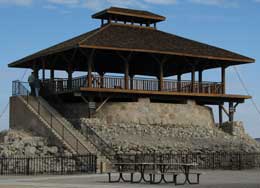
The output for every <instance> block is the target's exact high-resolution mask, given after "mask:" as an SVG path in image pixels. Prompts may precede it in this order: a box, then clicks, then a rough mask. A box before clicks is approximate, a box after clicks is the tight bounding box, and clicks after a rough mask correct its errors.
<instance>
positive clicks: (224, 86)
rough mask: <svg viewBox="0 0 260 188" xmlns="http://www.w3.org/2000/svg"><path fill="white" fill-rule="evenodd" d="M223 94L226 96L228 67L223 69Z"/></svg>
mask: <svg viewBox="0 0 260 188" xmlns="http://www.w3.org/2000/svg"><path fill="white" fill-rule="evenodd" d="M221 83H222V93H223V94H226V67H221Z"/></svg>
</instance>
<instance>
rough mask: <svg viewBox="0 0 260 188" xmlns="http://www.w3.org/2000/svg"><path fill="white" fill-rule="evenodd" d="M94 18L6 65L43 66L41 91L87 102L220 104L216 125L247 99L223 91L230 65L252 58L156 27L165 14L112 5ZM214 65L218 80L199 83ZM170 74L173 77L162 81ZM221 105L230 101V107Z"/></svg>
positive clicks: (251, 61)
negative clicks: (90, 26)
mask: <svg viewBox="0 0 260 188" xmlns="http://www.w3.org/2000/svg"><path fill="white" fill-rule="evenodd" d="M92 18H94V19H100V20H101V27H100V28H97V29H95V30H93V31H90V32H87V33H85V34H82V35H80V36H78V37H75V38H73V39H70V40H67V41H65V42H62V43H60V44H58V45H55V46H52V47H50V48H47V49H45V50H42V51H40V52H37V53H35V54H33V55H30V56H28V57H25V58H23V59H21V60H18V61H16V62H13V63H11V64H9V67H14V68H30V69H32V70H34V72H35V75H36V76H38V72H39V70H42V82H43V89H44V91H45V92H44V94H45V95H49V96H50V95H56V96H57V95H58V96H60V97H65V96H66V97H69V98H74V97H79V96H80V97H83V98H84V99H85V100H87V101H89V102H95V101H102V100H104V99H106V100H107V99H110V100H130V101H131V100H133V101H134V100H136V99H138V98H140V97H147V98H150V99H151V101H157V102H158V101H160V102H172V103H183V102H185V101H187V100H194V101H196V102H197V104H201V105H218V106H219V121H220V123H222V111H224V112H225V113H226V114H227V115H228V117H229V120H230V121H233V117H234V112H235V108H236V106H237V105H238V104H239V103H243V102H244V101H245V99H249V98H250V96H243V95H235V94H227V93H226V89H225V88H226V82H225V77H226V76H225V72H226V69H227V68H228V67H229V66H234V65H240V64H246V63H253V62H254V61H255V60H254V59H251V58H248V57H245V56H242V55H239V54H237V53H233V52H230V51H227V50H224V49H221V48H217V47H214V46H210V45H207V44H203V43H200V42H196V41H193V40H189V39H186V38H183V37H180V36H176V35H173V34H169V33H166V32H163V31H160V30H158V29H157V23H158V22H161V21H164V20H165V19H166V18H165V17H163V16H160V15H157V14H154V13H151V12H147V11H139V10H131V9H123V8H117V7H111V8H108V9H106V10H103V11H101V12H98V13H96V14H94V15H93V16H92ZM213 68H220V69H221V81H220V82H205V81H203V71H205V70H208V69H213ZM46 70H50V78H46V76H45V71H46ZM56 70H63V71H66V72H67V73H68V77H67V78H66V79H60V78H55V71H56ZM75 71H81V72H82V71H85V72H86V76H82V77H76V78H73V76H72V74H73V72H75ZM106 73H114V75H113V76H111V74H110V76H108V75H107V74H106ZM186 73H190V75H191V78H190V80H188V81H187V80H182V75H183V74H186ZM196 73H198V80H196ZM118 74H123V76H118ZM136 75H139V77H137V76H136ZM140 75H142V76H140ZM145 76H154V77H155V78H154V79H151V78H147V77H145ZM170 76H177V79H176V80H173V79H165V78H166V77H170ZM224 103H229V109H228V110H226V109H225V108H224V106H223V105H224Z"/></svg>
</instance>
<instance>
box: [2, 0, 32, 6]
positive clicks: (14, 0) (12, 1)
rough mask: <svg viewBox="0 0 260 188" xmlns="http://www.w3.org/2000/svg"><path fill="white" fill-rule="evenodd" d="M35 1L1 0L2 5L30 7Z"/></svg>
mask: <svg viewBox="0 0 260 188" xmlns="http://www.w3.org/2000/svg"><path fill="white" fill-rule="evenodd" d="M32 2H33V0H0V4H6V5H17V6H28V5H31V4H32Z"/></svg>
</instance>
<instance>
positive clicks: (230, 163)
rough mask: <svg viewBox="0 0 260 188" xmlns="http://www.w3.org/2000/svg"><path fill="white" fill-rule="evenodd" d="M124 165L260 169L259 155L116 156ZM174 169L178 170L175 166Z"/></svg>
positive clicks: (155, 154)
mask: <svg viewBox="0 0 260 188" xmlns="http://www.w3.org/2000/svg"><path fill="white" fill-rule="evenodd" d="M115 159H116V161H117V162H124V163H133V162H134V163H141V162H148V163H149V162H151V163H193V162H195V163H197V164H198V166H197V167H196V168H198V169H212V170H215V169H224V170H242V169H253V168H260V153H204V154H203V153H188V154H172V153H171V154H158V153H152V154H136V155H125V154H123V155H116V156H115ZM176 168H179V167H178V166H176Z"/></svg>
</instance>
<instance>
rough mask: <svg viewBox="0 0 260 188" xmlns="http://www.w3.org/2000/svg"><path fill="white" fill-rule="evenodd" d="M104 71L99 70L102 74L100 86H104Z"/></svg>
mask: <svg viewBox="0 0 260 188" xmlns="http://www.w3.org/2000/svg"><path fill="white" fill-rule="evenodd" d="M104 75H105V73H104V72H99V76H100V88H104Z"/></svg>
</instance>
